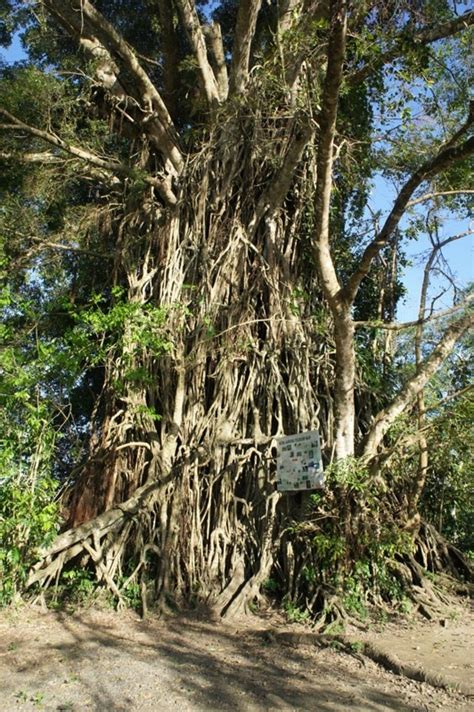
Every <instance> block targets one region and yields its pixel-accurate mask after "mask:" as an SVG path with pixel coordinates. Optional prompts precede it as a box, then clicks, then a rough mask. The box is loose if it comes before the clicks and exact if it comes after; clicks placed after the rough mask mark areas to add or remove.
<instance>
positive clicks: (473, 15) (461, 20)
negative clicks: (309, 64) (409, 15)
mask: <svg viewBox="0 0 474 712" xmlns="http://www.w3.org/2000/svg"><path fill="white" fill-rule="evenodd" d="M472 24H474V12H466V13H465V14H464V15H461V16H460V17H456V18H454V19H453V20H447V21H446V22H442V23H440V24H439V25H436V26H435V27H424V28H423V29H421V30H418V32H415V33H413V35H411V37H410V38H409V39H408V38H407V33H406V31H405V32H403V31H402V33H401V34H400V36H399V37H398V38H396V40H395V42H394V44H393V46H392V47H391V48H390V49H387V50H386V51H385V52H382V54H380V55H379V56H378V57H377V58H376V59H375V60H374V61H373V62H372V63H371V64H366V65H365V66H363V67H361V68H360V69H357V70H356V71H354V72H353V73H352V74H350V75H349V76H348V81H349V82H350V83H351V84H360V83H361V82H363V81H365V79H367V77H369V76H370V75H371V74H373V72H375V71H376V70H377V69H380V67H383V65H384V64H388V63H389V62H391V61H392V60H394V59H398V58H399V57H402V56H403V54H404V53H405V51H406V48H407V42H410V44H412V45H426V44H431V43H432V42H436V41H437V40H441V39H444V38H445V37H451V36H452V35H455V34H457V33H458V32H461V31H462V30H464V29H465V28H466V27H469V26H471V25H472Z"/></svg>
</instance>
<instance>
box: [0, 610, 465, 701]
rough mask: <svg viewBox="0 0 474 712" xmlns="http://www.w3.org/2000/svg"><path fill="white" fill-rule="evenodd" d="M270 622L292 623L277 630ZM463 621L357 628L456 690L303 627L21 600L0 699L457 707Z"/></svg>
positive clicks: (10, 617) (2, 664) (2, 622)
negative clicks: (332, 644)
mask: <svg viewBox="0 0 474 712" xmlns="http://www.w3.org/2000/svg"><path fill="white" fill-rule="evenodd" d="M282 630H283V632H285V631H288V632H289V633H291V632H293V633H294V632H295V630H297V631H298V630H301V633H299V632H298V633H297V635H296V636H295V635H292V634H289V635H288V636H287V637H286V642H285V636H284V635H283V636H280V633H281V631H282ZM473 630H474V622H473V618H472V616H470V615H469V613H467V612H466V613H465V615H464V614H463V619H462V620H452V621H451V620H450V621H449V622H448V623H447V624H445V626H444V627H443V625H442V624H440V622H436V623H432V624H430V625H423V624H421V623H416V624H415V623H413V625H410V626H409V625H407V626H405V627H404V628H400V627H399V628H396V629H395V628H393V627H389V628H386V629H384V631H382V632H376V633H373V632H369V633H368V634H367V635H368V636H372V639H375V640H376V641H377V644H378V645H387V646H388V648H389V649H390V652H391V653H392V654H393V653H394V652H395V653H397V654H398V656H399V657H400V656H405V657H407V659H408V660H409V661H411V662H416V661H418V662H420V661H421V663H422V664H423V665H424V666H425V667H426V666H431V668H430V669H432V672H433V673H443V672H446V669H448V672H449V673H450V674H451V675H452V678H451V679H452V682H453V685H454V684H459V683H461V682H462V683H463V685H464V688H463V689H464V692H466V693H467V695H463V694H460V693H459V692H458V691H456V690H455V689H453V690H452V691H444V690H439V689H435V688H434V687H432V686H431V685H428V684H426V683H418V682H413V681H411V680H407V679H406V678H404V677H397V676H395V675H393V674H391V673H389V672H387V671H385V670H383V669H382V668H380V667H379V666H378V665H376V664H375V663H373V662H372V661H370V660H368V659H365V658H362V657H361V656H357V655H356V656H352V655H348V654H347V653H342V652H339V651H337V650H333V649H331V648H325V649H321V648H318V647H316V646H315V645H314V644H313V643H312V642H311V638H312V636H311V634H310V633H309V632H308V633H306V632H305V630H304V629H301V628H298V627H297V626H291V627H286V628H282V626H278V629H277V630H275V628H273V629H272V625H270V624H267V622H266V621H264V620H262V619H260V618H256V619H254V620H253V621H250V622H249V621H245V622H243V623H242V624H240V623H239V624H235V623H234V624H228V623H227V624H224V623H220V622H219V623H216V622H213V621H210V620H209V619H207V620H204V619H203V618H202V617H199V616H197V615H186V616H182V615H181V616H178V617H176V618H171V619H167V620H163V619H157V618H154V617H150V618H149V619H147V620H146V621H142V620H141V619H140V618H138V616H137V615H135V614H133V613H130V612H126V613H120V614H119V613H114V612H111V611H101V610H84V611H80V612H77V613H75V614H74V615H69V614H65V613H54V612H51V611H49V612H41V611H39V610H37V609H34V608H23V609H21V610H20V611H17V612H11V611H8V612H3V613H2V614H1V615H0V690H1V696H0V710H1V712H11V711H12V710H19V711H21V712H23V711H26V710H45V711H53V710H54V711H56V712H60V711H62V712H79V711H82V710H87V711H89V710H94V711H97V712H99V711H100V712H118V711H123V712H125V711H126V712H148V711H149V712H151V711H152V710H153V712H155V711H159V712H162V711H163V712H167V711H168V710H174V711H179V712H181V711H182V712H188V711H189V712H198V711H201V710H202V711H204V710H206V711H208V710H236V711H239V712H240V711H242V712H259V711H263V710H321V711H322V712H336V711H339V710H355V711H356V712H358V711H362V710H364V711H369V712H379V711H380V712H382V710H384V711H387V710H389V711H390V710H393V711H396V712H426V711H428V712H429V711H431V710H441V709H443V710H444V711H445V712H468V710H470V709H472V708H473V707H472V702H473V699H472V698H471V699H469V696H468V695H469V693H470V690H469V689H467V687H466V686H467V685H468V684H470V683H471V678H472V675H471V673H472V671H473V668H472V663H471V659H472V658H471V657H470V655H471V654H472V650H469V644H470V634H471V633H472V631H473ZM272 631H273V632H272ZM275 633H276V634H275ZM361 639H362V638H361ZM471 640H472V639H471ZM356 647H357V646H356ZM439 668H442V669H439ZM472 692H474V690H472Z"/></svg>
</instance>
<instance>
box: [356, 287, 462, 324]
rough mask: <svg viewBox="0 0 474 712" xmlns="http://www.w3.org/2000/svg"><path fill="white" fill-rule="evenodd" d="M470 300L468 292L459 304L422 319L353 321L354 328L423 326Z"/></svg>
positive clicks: (447, 314) (451, 312)
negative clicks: (386, 321) (384, 321)
mask: <svg viewBox="0 0 474 712" xmlns="http://www.w3.org/2000/svg"><path fill="white" fill-rule="evenodd" d="M472 301H474V294H469V295H468V296H467V297H466V299H464V300H463V301H462V302H461V303H460V304H455V305H454V306H452V307H448V308H447V309H443V310H442V311H439V312H436V314H431V315H430V316H427V317H425V318H424V319H415V320H414V321H404V322H396V321H392V322H389V323H387V324H384V323H383V322H380V321H355V322H354V326H355V328H356V329H361V328H364V329H384V330H386V331H403V329H410V328H412V327H414V326H424V325H425V324H429V323H430V322H432V321H437V320H438V319H442V318H443V317H445V316H449V315H450V314H454V313H455V312H457V311H459V310H460V309H464V308H465V307H467V306H468V305H469V304H470V303H471V302H472Z"/></svg>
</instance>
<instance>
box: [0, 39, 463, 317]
mask: <svg viewBox="0 0 474 712" xmlns="http://www.w3.org/2000/svg"><path fill="white" fill-rule="evenodd" d="M0 56H1V57H2V58H3V59H4V61H5V62H7V63H13V62H16V61H19V60H21V59H24V58H25V57H26V55H25V53H24V51H23V48H22V46H21V40H20V37H19V35H18V34H16V35H15V36H14V38H13V42H12V44H11V45H10V47H9V48H8V49H4V50H3V51H1V50H0ZM394 197H395V191H394V189H393V187H392V186H391V185H390V184H389V183H388V182H386V181H384V180H383V179H381V178H378V179H377V180H376V183H375V186H374V189H373V191H372V194H371V199H370V206H371V208H372V209H373V210H374V211H380V212H381V214H382V219H383V216H384V215H386V214H387V213H388V212H389V211H390V209H391V206H392V204H393V200H394ZM469 229H474V217H472V218H471V220H470V221H469V220H465V221H461V220H457V219H454V218H451V219H447V220H446V221H445V224H444V225H443V227H442V229H441V231H440V238H441V239H444V238H447V237H449V236H451V235H455V234H458V233H460V232H466V231H467V230H469ZM405 250H406V252H407V256H408V258H409V260H410V262H411V266H409V267H407V268H406V270H405V273H404V277H403V283H404V285H405V288H406V291H407V293H406V296H405V298H404V299H403V300H402V301H401V302H400V303H399V306H398V312H397V319H398V320H399V321H411V320H413V319H416V318H417V316H418V304H419V296H420V287H421V282H422V279H423V268H424V264H425V262H426V256H427V254H429V250H430V242H429V238H428V235H421V236H420V238H419V240H417V241H412V242H410V243H409V244H408V245H407V246H405ZM443 254H444V256H445V258H446V260H447V262H448V263H449V265H450V269H451V271H452V273H453V275H454V276H455V281H456V286H457V287H458V288H460V289H462V288H463V287H466V286H467V285H468V284H469V283H470V282H474V236H469V237H466V238H464V239H463V240H459V241H457V242H454V243H452V244H451V245H447V246H446V247H445V248H444V250H443ZM445 286H446V281H445V280H444V279H442V278H440V277H436V276H435V275H433V279H432V289H431V295H432V296H433V295H437V294H439V293H440V292H442V291H443V288H444V287H445ZM452 294H453V293H452V290H451V289H449V290H448V291H447V293H446V294H445V295H444V296H443V297H441V298H440V299H439V300H438V301H437V302H436V304H437V308H439V309H443V308H446V307H449V306H451V304H452Z"/></svg>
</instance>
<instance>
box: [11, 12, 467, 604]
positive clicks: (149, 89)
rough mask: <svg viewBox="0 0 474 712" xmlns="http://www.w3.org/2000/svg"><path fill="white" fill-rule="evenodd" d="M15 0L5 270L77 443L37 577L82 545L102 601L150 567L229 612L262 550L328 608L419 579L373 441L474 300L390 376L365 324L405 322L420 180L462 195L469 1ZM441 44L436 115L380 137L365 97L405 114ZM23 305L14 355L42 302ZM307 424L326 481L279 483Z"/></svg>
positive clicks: (161, 578)
mask: <svg viewBox="0 0 474 712" xmlns="http://www.w3.org/2000/svg"><path fill="white" fill-rule="evenodd" d="M211 5H212V7H211ZM9 7H10V13H9V14H8V13H7V15H6V16H7V17H8V18H9V21H10V22H13V21H14V20H15V19H16V21H17V22H21V23H22V24H23V27H24V28H25V30H24V41H25V43H26V46H27V47H28V51H29V57H30V59H29V61H28V62H26V63H24V64H20V65H18V66H15V67H13V68H8V69H5V71H4V73H3V79H2V83H1V86H0V100H1V108H0V114H1V116H2V121H3V123H2V124H1V125H0V128H1V130H2V154H1V155H2V159H3V161H4V163H5V169H6V172H5V177H4V183H3V191H4V205H5V209H4V212H3V216H2V220H3V225H4V235H5V236H6V237H7V239H6V241H5V266H6V271H7V278H8V281H9V283H10V289H11V291H12V293H14V294H23V293H24V292H25V290H26V291H27V290H28V289H31V285H32V283H34V284H35V289H36V291H37V292H38V297H37V300H38V304H39V307H40V308H39V312H40V315H39V316H35V317H34V319H35V333H37V334H38V336H37V349H38V348H39V349H40V350H43V351H44V349H47V358H48V361H49V363H50V365H51V369H50V371H49V372H48V373H46V374H44V377H43V381H42V383H43V382H44V386H42V387H41V388H40V392H41V396H43V388H46V389H49V391H51V393H52V398H51V399H50V401H49V402H50V404H51V405H50V407H51V410H52V412H53V413H54V417H55V418H56V420H57V423H58V425H59V419H60V415H59V414H60V413H64V412H65V408H66V409H67V412H68V414H69V415H68V418H67V419H66V422H65V423H64V422H63V421H64V418H62V419H61V423H62V427H63V429H64V431H63V432H64V433H65V439H63V445H62V446H60V447H61V448H62V451H65V450H67V449H68V447H69V443H70V442H71V441H72V442H74V444H75V450H74V460H75V463H74V466H73V467H72V468H71V465H72V463H71V464H70V462H69V459H68V461H67V462H66V467H65V468H64V467H63V469H65V470H70V471H69V472H68V485H67V488H66V492H65V494H64V497H63V504H64V507H65V512H66V519H67V525H66V527H65V531H64V532H63V533H62V534H61V535H60V536H59V537H58V538H57V539H56V540H55V541H54V542H53V544H52V545H51V546H50V547H49V548H48V550H47V551H45V552H44V556H43V557H42V558H41V559H40V561H39V563H38V564H37V566H36V567H35V570H34V571H33V572H32V574H31V576H30V579H29V583H30V585H32V584H33V583H35V582H39V581H41V582H43V583H46V584H47V583H48V582H51V581H52V580H54V579H55V578H56V577H57V576H58V575H59V574H60V572H61V570H62V568H63V567H64V565H65V564H66V563H67V562H68V561H74V560H77V559H78V557H82V558H81V561H82V562H83V563H84V562H85V561H89V562H90V565H91V567H92V568H93V569H94V570H95V571H96V574H97V578H98V580H99V581H102V582H104V583H105V584H106V585H107V586H108V587H109V588H110V589H111V590H112V591H113V592H114V594H115V595H116V596H117V597H118V598H119V599H120V598H121V597H122V595H123V594H122V593H121V591H120V584H119V582H120V581H121V580H123V577H125V578H126V580H127V581H128V582H129V581H131V580H140V581H141V586H142V599H143V605H144V607H146V602H147V600H149V599H153V600H159V601H162V602H163V601H166V600H169V597H170V596H171V597H172V598H173V599H176V600H181V599H187V600H189V599H190V598H192V597H196V596H197V597H198V598H200V599H205V600H208V601H210V602H211V603H212V605H213V606H215V607H216V609H218V610H220V611H221V612H223V613H227V614H231V613H233V612H236V611H238V610H240V608H241V607H242V606H246V605H247V604H248V603H249V602H250V601H252V600H253V599H255V598H256V597H258V595H259V591H260V588H261V585H262V583H263V582H264V581H265V580H267V579H268V578H269V577H270V575H271V573H272V571H273V574H272V576H276V577H277V578H278V579H279V585H281V586H282V587H283V592H284V593H285V594H286V596H287V598H288V600H293V601H297V602H298V604H299V603H303V604H304V605H306V606H307V607H308V608H309V609H311V610H312V611H313V612H318V611H321V610H323V611H324V612H325V613H327V614H328V615H333V612H334V611H336V610H339V611H342V610H343V608H341V607H340V606H339V604H338V603H337V602H336V596H335V595H334V592H335V591H336V593H339V592H340V589H341V586H342V587H343V588H344V586H346V588H347V585H346V584H345V583H344V580H345V579H347V580H348V579H350V580H351V581H352V582H354V581H355V583H354V584H353V585H354V586H355V587H356V588H357V591H359V589H360V587H361V586H362V587H363V588H364V590H369V589H370V590H372V592H374V591H375V593H373V600H380V598H381V597H383V596H392V597H393V592H394V588H393V586H394V585H395V584H393V582H394V581H397V582H398V584H397V585H398V586H399V588H400V587H401V586H404V587H406V588H408V589H409V587H410V583H412V582H413V580H414V579H413V576H415V575H418V574H419V566H418V564H417V562H416V560H415V558H414V556H413V548H412V546H411V545H412V543H413V541H414V539H413V537H415V538H416V536H417V533H418V532H417V530H415V531H413V511H411V510H412V508H410V506H409V505H408V504H407V503H408V499H409V498H407V497H406V496H405V495H406V491H407V488H409V487H410V486H411V485H408V484H407V485H406V486H405V489H404V490H403V491H402V492H400V493H397V492H395V491H394V490H393V488H392V487H391V483H392V478H393V473H391V472H390V469H387V467H385V468H384V465H383V460H384V453H385V449H386V448H387V446H389V445H390V438H391V437H392V436H391V428H392V426H396V424H397V421H398V420H399V419H400V417H402V416H403V415H404V414H409V413H410V411H411V409H412V408H413V407H414V406H415V405H416V402H417V398H418V399H419V397H420V394H421V393H422V391H423V389H424V388H425V386H426V385H427V383H428V382H429V381H430V379H431V378H432V377H433V375H434V374H435V372H436V371H437V370H438V369H439V367H440V366H441V365H442V363H443V362H444V361H445V359H446V358H447V357H448V355H449V354H450V353H451V352H452V350H453V348H454V347H455V345H456V343H457V342H458V341H459V339H461V338H462V336H463V335H464V334H465V333H466V331H467V329H468V328H469V326H470V325H471V324H472V316H471V314H470V312H469V310H468V309H467V307H466V308H463V306H464V307H465V305H463V304H458V305H457V308H456V309H455V310H454V311H453V312H452V315H451V317H452V318H451V319H449V320H448V321H446V322H443V325H444V328H443V329H442V330H440V332H439V333H438V334H437V336H436V338H435V343H434V345H433V346H432V348H431V349H429V350H428V351H427V352H424V353H423V355H422V357H421V356H420V354H421V352H420V354H419V356H420V357H419V358H418V359H417V362H416V369H415V372H414V373H412V374H410V375H409V376H408V378H407V379H406V380H405V381H403V382H401V381H400V379H399V378H397V377H396V374H395V371H394V368H393V366H392V353H391V351H390V349H387V348H386V349H385V351H384V352H383V353H381V350H380V349H379V348H378V347H377V345H376V340H377V338H379V336H376V335H377V334H378V330H379V329H380V328H383V329H385V330H386V331H390V329H392V328H398V327H396V325H395V326H394V325H393V324H392V320H393V317H394V314H395V308H396V302H397V299H398V297H399V295H400V282H399V280H400V274H399V266H400V260H399V259H398V257H397V256H398V255H399V254H400V253H401V251H402V247H401V244H400V243H401V241H402V240H403V231H404V230H405V229H407V228H406V227H405V222H404V221H405V219H406V218H405V216H407V215H408V211H409V209H410V208H411V207H412V206H413V205H414V203H417V205H422V204H423V201H422V192H423V195H424V194H425V193H426V191H430V192H435V193H436V194H437V195H438V196H448V197H449V196H451V197H452V196H456V198H457V201H458V203H457V205H455V204H454V203H453V204H452V208H453V209H454V208H457V209H458V210H460V211H463V210H464V209H465V202H464V201H463V195H464V193H463V191H466V190H467V184H466V182H465V181H466V165H467V159H468V158H469V156H470V155H471V154H472V152H473V150H474V141H473V138H470V137H469V132H470V129H471V125H472V118H473V117H472V111H470V110H469V106H468V100H467V98H466V97H467V77H466V76H465V75H466V73H467V72H466V69H465V66H466V63H465V54H466V52H467V47H466V40H465V37H466V33H467V28H468V27H469V26H470V25H471V24H472V21H473V17H474V15H473V13H466V14H464V15H462V16H458V15H457V14H456V8H455V7H451V6H450V4H449V3H447V2H426V3H418V4H417V5H416V7H415V6H414V5H413V3H411V2H407V3H403V2H402V3H400V2H391V1H390V0H385V1H382V0H380V1H379V2H363V3H357V5H351V4H349V3H347V2H344V0H335V1H333V2H320V1H318V0H301V1H299V0H288V1H287V2H278V3H266V4H262V3H261V2H260V0H245V1H242V2H240V3H234V2H222V3H212V4H211V3H195V2H194V1H193V0H175V1H174V2H172V3H169V2H164V1H161V0H143V2H141V3H138V4H134V12H133V13H131V12H130V11H129V9H128V8H127V7H126V6H124V5H123V4H122V3H117V2H113V1H111V0H104V1H103V2H96V3H94V4H93V3H91V2H89V1H88V0H67V1H61V2H59V0H42V1H40V2H35V3H28V4H23V3H20V4H17V3H10V5H9ZM454 65H456V70H457V72H458V74H457V81H456V86H455V88H454V89H453V90H452V91H451V93H450V94H449V96H448V99H447V100H446V101H445V102H444V103H443V102H438V103H436V105H435V106H434V108H433V107H432V111H431V114H432V120H431V121H430V122H425V123H420V122H418V123H417V124H416V126H415V125H414V124H413V123H412V125H411V127H410V126H408V128H407V130H405V132H404V133H403V132H400V131H398V132H397V131H395V132H394V131H393V129H390V130H387V131H385V132H384V129H385V127H384V125H383V123H381V122H380V120H378V119H376V118H375V116H376V113H377V112H379V113H383V112H384V111H388V112H393V111H395V112H397V113H398V112H401V115H402V117H403V116H405V117H407V120H406V122H405V123H407V124H409V123H410V122H409V120H408V119H409V114H410V111H411V105H412V103H413V102H415V101H421V100H422V98H421V97H419V96H418V95H417V93H418V94H419V93H420V89H419V87H420V83H421V85H422V86H424V84H423V83H425V84H426V87H428V89H429V91H431V88H432V82H433V81H435V82H438V83H439V84H440V86H443V83H444V84H445V83H446V77H447V76H448V75H449V74H450V73H452V71H453V69H452V67H453V66H454ZM435 67H436V70H435V69H434V68H435ZM448 110H449V113H448ZM404 112H405V114H404ZM406 112H408V114H407V113H406ZM438 115H439V116H438ZM438 118H439V120H440V121H442V123H441V124H438V123H437V121H436V120H435V119H438ZM415 129H416V136H415V135H414V134H415ZM379 132H380V133H379ZM420 132H422V136H423V140H422V141H420V140H419V134H420ZM415 140H416V141H417V144H416V145H417V151H416V152H414V151H413V150H411V151H410V150H407V145H410V141H415ZM377 141H379V142H381V143H379V145H381V148H378V147H377ZM411 145H412V146H413V145H414V144H413V143H411ZM381 172H384V173H385V174H386V175H387V176H392V177H394V178H395V180H396V182H397V184H398V189H397V194H396V198H395V200H394V204H393V206H392V208H391V209H390V211H389V213H388V216H387V218H386V220H385V221H384V222H383V223H382V224H381V225H380V226H378V225H377V221H374V220H371V219H370V216H369V214H368V212H367V203H368V194H369V191H370V182H371V180H372V179H373V177H374V176H375V175H376V174H377V173H381ZM417 201H419V202H417ZM361 227H362V230H361ZM413 230H415V234H416V227H415V228H412V234H413ZM387 284H389V288H388V289H386V285H387ZM358 315H359V316H362V317H363V318H361V319H357V318H356V317H357V316H358ZM15 318H16V319H18V318H20V319H21V320H23V322H24V333H25V337H26V339H25V341H24V342H22V344H24V345H22V346H21V348H22V349H23V350H27V349H28V346H27V344H28V338H27V337H28V335H29V334H31V330H30V327H29V326H28V325H29V324H31V323H32V316H31V314H28V313H27V312H26V311H25V309H24V308H23V310H21V309H20V314H18V313H17V312H15V313H13V312H8V311H7V314H6V318H5V322H4V323H5V324H7V325H9V324H11V323H12V320H13V319H15ZM419 321H420V320H419ZM421 321H422V320H421ZM357 330H358V331H359V332H360V335H359V333H358V331H357ZM360 330H364V331H360ZM35 358H36V356H35ZM418 405H419V406H420V401H419V400H418ZM315 428H317V429H320V430H321V433H322V436H323V448H324V456H325V460H326V462H327V463H328V464H330V463H331V466H330V468H329V470H328V488H327V496H326V497H325V499H324V501H321V499H320V498H319V497H317V496H315V497H313V500H306V499H305V500H304V501H302V502H300V503H298V502H294V501H288V498H286V499H285V500H284V501H282V498H281V496H280V495H279V494H278V493H277V492H275V487H274V454H275V450H274V445H275V438H276V437H278V436H279V435H282V434H283V433H290V432H297V431H300V430H308V429H315ZM64 443H65V445H64ZM355 455H357V456H358V458H359V459H358V460H356V459H355ZM381 458H382V460H381ZM56 467H58V468H59V467H60V465H57V466H56ZM70 468H71V469H70ZM311 508H313V509H314V508H316V510H318V511H319V518H318V519H317V521H319V523H317V524H314V521H313V518H312V517H311V516H309V519H308V514H310V510H311ZM335 513H337V515H336V518H335ZM294 519H296V520H301V521H300V524H298V525H296V526H294V527H293V528H292V529H288V523H289V521H291V520H294ZM410 523H411V524H410ZM410 527H411V530H410V531H411V534H410V536H411V539H410V538H409V537H408V534H406V532H407V531H408V530H409V529H410ZM404 530H405V531H404ZM405 534H406V536H405ZM404 537H405V538H404ZM407 537H408V538H407ZM408 540H409V541H408ZM407 542H408V543H407ZM374 546H375V547H376V550H375V549H374ZM377 547H378V548H377ZM397 552H399V553H404V554H405V557H406V559H407V562H408V563H405V564H404V567H405V568H402V565H401V563H400V561H397V560H396V556H395V554H396V553H397ZM460 561H461V560H458V568H459V569H463V567H465V564H464V563H463V562H461V563H460ZM387 562H388V563H387ZM357 567H358V568H357ZM364 567H365V568H364ZM390 567H391V568H390ZM410 567H411V568H410ZM382 570H383V575H382V574H380V571H382ZM413 571H415V574H412V572H413ZM356 574H357V575H356ZM354 576H355V578H354ZM410 576H412V578H411V579H410ZM383 577H385V579H386V581H388V584H387V585H384V586H381V585H380V580H381V579H382V578H383ZM385 579H384V580H385ZM376 581H378V583H377V586H375V588H374V585H375V583H374V582H376ZM392 584H393V585H392ZM351 585H352V584H351ZM391 585H392V588H390V586H391ZM377 587H378V588H377ZM397 591H398V588H397ZM329 601H330V602H331V604H330V606H329V604H328V602H329Z"/></svg>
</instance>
